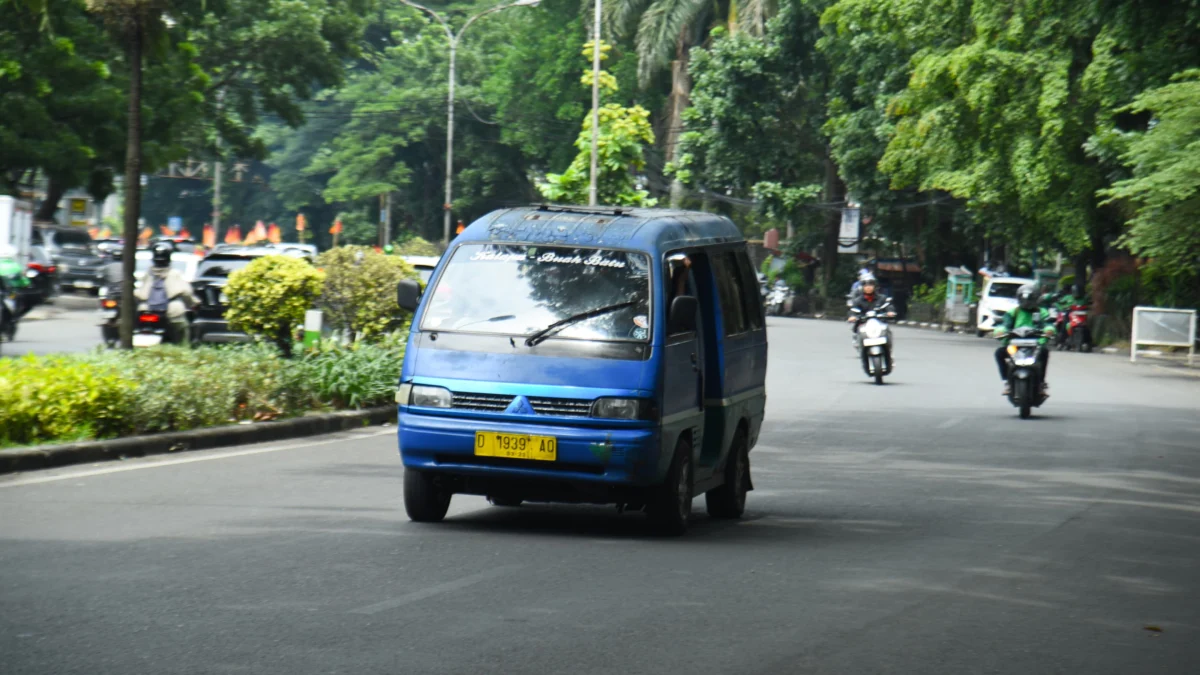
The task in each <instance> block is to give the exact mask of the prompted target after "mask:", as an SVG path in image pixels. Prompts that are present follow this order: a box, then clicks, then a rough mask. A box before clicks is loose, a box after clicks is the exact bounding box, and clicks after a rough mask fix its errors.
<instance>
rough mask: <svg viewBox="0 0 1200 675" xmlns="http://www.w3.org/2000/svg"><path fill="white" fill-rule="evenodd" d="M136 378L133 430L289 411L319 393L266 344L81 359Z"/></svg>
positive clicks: (224, 421)
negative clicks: (299, 377) (308, 391)
mask: <svg viewBox="0 0 1200 675" xmlns="http://www.w3.org/2000/svg"><path fill="white" fill-rule="evenodd" d="M80 358H81V359H84V360H86V361H87V362H89V363H91V364H93V365H97V366H103V367H105V368H108V369H110V370H112V371H115V372H117V373H119V374H120V375H121V376H122V377H124V378H125V379H127V380H131V381H133V382H136V383H137V390H136V394H137V396H136V399H137V400H136V401H135V402H134V403H133V404H132V405H131V406H129V420H128V427H129V431H131V432H133V433H152V432H157V431H184V430H187V429H196V428H200V427H209V426H216V425H219V424H227V423H229V422H236V421H241V420H245V419H271V418H275V417H284V416H288V415H291V414H294V413H296V412H297V411H299V410H302V409H305V408H307V407H309V404H311V402H312V399H311V396H310V395H309V394H308V393H307V390H306V388H305V387H304V386H303V384H302V383H301V382H300V380H299V379H298V374H297V373H295V372H294V371H293V370H291V369H289V368H288V367H287V366H288V364H287V362H286V361H284V360H282V359H280V358H279V353H278V352H277V351H276V350H275V349H274V348H273V347H271V346H269V345H266V344H259V345H240V346H226V347H201V348H197V349H189V348H187V347H179V346H173V345H167V346H163V347H161V348H155V349H146V350H136V351H133V352H94V353H91V354H87V355H85V356H82V357H80Z"/></svg>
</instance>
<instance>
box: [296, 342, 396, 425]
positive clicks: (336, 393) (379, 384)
mask: <svg viewBox="0 0 1200 675" xmlns="http://www.w3.org/2000/svg"><path fill="white" fill-rule="evenodd" d="M406 339H407V335H405V334H393V335H388V336H385V337H384V339H382V340H380V341H379V342H377V343H368V342H356V343H351V344H342V343H338V342H322V343H321V345H320V346H319V347H318V348H317V349H314V350H312V351H311V352H308V353H306V354H305V355H304V357H303V358H301V359H297V361H296V364H295V365H296V370H295V372H296V375H297V377H298V378H299V379H300V380H301V381H303V382H304V383H305V385H306V387H307V388H308V389H309V390H310V391H311V392H312V396H313V397H314V398H315V399H316V400H318V401H320V402H322V403H325V404H328V405H332V406H334V407H338V408H366V407H370V406H377V405H384V404H387V403H389V402H391V401H392V399H393V397H394V396H395V392H396V383H397V382H399V380H400V367H401V365H403V363H404V345H405V342H404V341H405V340H406Z"/></svg>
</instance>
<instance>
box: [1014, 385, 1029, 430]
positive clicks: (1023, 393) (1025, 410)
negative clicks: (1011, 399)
mask: <svg viewBox="0 0 1200 675" xmlns="http://www.w3.org/2000/svg"><path fill="white" fill-rule="evenodd" d="M1016 394H1017V401H1018V404H1019V405H1020V408H1021V419H1023V420H1027V419H1029V415H1030V412H1031V411H1032V410H1033V388H1032V386H1030V383H1029V380H1017V389H1016Z"/></svg>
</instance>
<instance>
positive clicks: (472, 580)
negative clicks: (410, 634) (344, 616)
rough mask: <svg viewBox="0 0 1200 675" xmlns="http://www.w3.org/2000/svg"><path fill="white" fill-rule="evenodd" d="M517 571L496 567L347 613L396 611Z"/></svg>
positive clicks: (514, 568)
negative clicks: (399, 608) (398, 608)
mask: <svg viewBox="0 0 1200 675" xmlns="http://www.w3.org/2000/svg"><path fill="white" fill-rule="evenodd" d="M518 569H521V565H504V566H502V567H496V568H493V569H490V570H488V571H486V572H480V573H479V574H472V575H471V576H468V577H463V578H461V579H455V580H454V581H447V582H445V583H441V584H435V585H433V586H430V587H428V588H423V589H421V590H419V591H413V592H412V593H408V594H405V595H401V596H400V597H398V598H392V599H391V600H384V601H382V602H377V603H375V604H373V605H367V606H365V607H359V608H358V609H352V610H350V612H349V613H350V614H368V615H370V614H378V613H380V612H386V611H388V610H389V609H396V608H397V607H403V606H404V605H408V604H411V603H414V602H419V601H421V600H424V599H426V598H432V597H433V596H435V595H441V594H442V593H449V592H451V591H457V590H460V589H463V588H467V587H468V586H474V585H475V584H478V583H481V582H484V581H488V580H489V579H495V578H497V577H502V576H504V575H505V574H509V573H511V572H515V571H516V570H518Z"/></svg>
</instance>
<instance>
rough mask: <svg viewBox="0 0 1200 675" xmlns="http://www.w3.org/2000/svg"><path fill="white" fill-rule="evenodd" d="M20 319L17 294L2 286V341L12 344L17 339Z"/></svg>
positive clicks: (0, 303) (0, 285) (0, 310)
mask: <svg viewBox="0 0 1200 675" xmlns="http://www.w3.org/2000/svg"><path fill="white" fill-rule="evenodd" d="M20 318H21V312H20V311H19V307H18V306H17V296H16V294H15V293H12V292H9V291H8V290H7V288H5V287H4V286H3V285H2V284H0V341H6V342H12V341H13V340H14V339H16V337H17V322H18V321H19V320H20Z"/></svg>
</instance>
